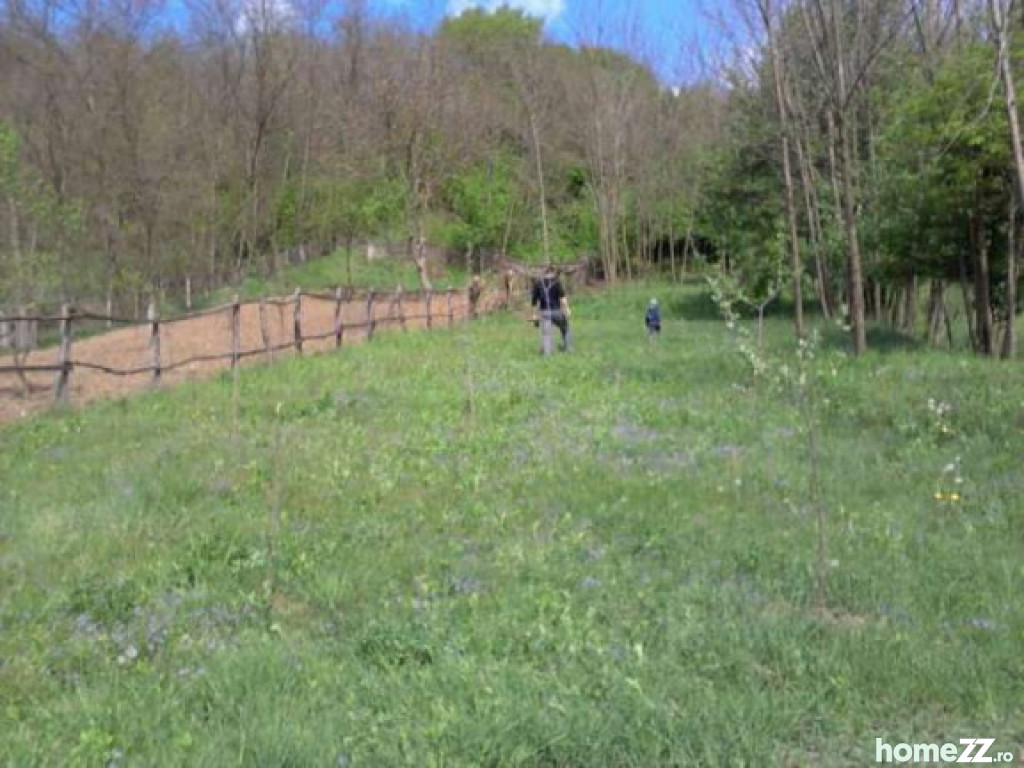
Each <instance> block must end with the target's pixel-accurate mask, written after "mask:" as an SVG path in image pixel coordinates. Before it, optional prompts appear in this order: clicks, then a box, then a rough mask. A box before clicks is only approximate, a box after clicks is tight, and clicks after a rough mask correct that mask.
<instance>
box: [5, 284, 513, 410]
mask: <svg viewBox="0 0 1024 768" xmlns="http://www.w3.org/2000/svg"><path fill="white" fill-rule="evenodd" d="M520 296H521V294H520V293H519V292H516V293H513V292H511V291H509V290H507V289H506V290H504V291H490V292H488V291H484V292H483V293H476V295H474V292H473V291H469V292H466V291H456V290H454V289H449V290H443V291H405V290H403V289H402V288H400V287H399V288H398V289H397V290H395V291H390V292H381V291H377V290H374V289H370V290H366V291H356V290H352V289H348V288H341V287H339V288H336V289H335V290H333V291H329V292H316V291H303V290H301V289H296V290H295V292H294V293H293V294H292V295H291V296H286V297H273V296H267V297H262V298H260V299H257V300H254V301H247V302H242V301H241V300H240V299H239V297H237V296H236V297H234V299H233V300H232V301H231V302H229V303H227V304H222V305H220V306H216V307H212V308H210V309H205V310H201V311H196V312H188V313H185V314H183V315H179V316H176V317H170V318H164V317H162V316H161V315H160V311H159V307H158V304H157V301H156V299H155V298H154V299H151V300H150V302H149V306H148V311H147V312H146V320H145V321H144V322H141V323H140V322H138V321H137V320H135V319H134V318H125V317H116V316H113V315H109V314H100V313H95V312H90V311H86V310H80V309H77V308H75V307H73V306H70V305H64V306H63V307H62V308H61V312H60V314H58V315H53V314H51V315H29V314H24V315H22V314H19V315H13V316H7V317H3V318H2V322H3V326H2V330H3V331H4V332H5V333H7V334H9V335H10V336H11V337H17V341H16V342H14V343H12V345H11V346H12V349H13V352H12V353H11V354H8V355H5V356H0V404H2V401H3V396H4V395H5V394H6V395H11V394H14V395H15V396H16V397H20V398H21V399H22V401H24V399H25V398H28V397H31V395H32V394H33V393H37V394H38V393H39V392H45V391H47V390H52V396H51V398H50V399H51V400H52V401H53V402H56V403H67V402H69V401H70V400H72V399H73V395H74V394H82V395H83V396H84V399H91V398H92V397H94V396H96V395H98V394H103V393H114V392H119V391H123V390H124V389H132V388H142V387H143V386H146V385H147V383H148V386H150V387H160V386H162V385H163V384H164V383H165V382H167V381H168V380H169V379H172V378H174V377H175V376H180V377H181V378H190V377H194V376H195V375H197V374H200V373H202V372H207V371H209V372H212V371H214V370H216V369H223V368H227V369H229V370H235V371H237V369H238V367H239V366H240V365H241V364H242V363H243V361H246V360H249V359H251V358H258V357H259V358H262V359H263V360H265V361H266V362H274V361H275V360H276V359H278V358H279V357H281V356H285V355H291V356H299V355H303V354H305V353H306V352H308V351H326V350H329V349H335V350H337V349H340V348H342V347H343V345H344V344H345V342H346V341H349V342H352V341H372V340H373V339H374V337H375V334H376V333H377V331H378V330H381V329H388V328H390V329H393V330H395V331H407V330H409V329H410V328H424V329H427V330H433V329H438V328H445V327H447V328H451V327H452V326H454V324H455V322H456V320H468V319H472V318H474V317H476V316H477V315H478V314H482V313H485V312H488V311H491V310H493V309H495V308H498V307H507V306H509V305H510V304H511V303H512V302H513V301H515V300H517V299H518V298H520ZM289 310H290V313H289ZM288 314H290V318H288V317H287V315H288ZM275 315H276V317H275ZM218 317H219V318H223V320H224V321H225V322H224V324H223V325H221V326H218V324H217V323H216V320H215V318H218ZM289 320H290V322H289ZM115 325H116V326H119V328H117V329H116V330H110V331H108V330H105V329H106V328H108V327H110V326H115ZM40 328H47V329H50V330H51V331H55V338H57V339H58V340H59V341H58V343H57V344H56V346H53V347H48V348H43V349H31V348H30V347H31V346H32V345H33V344H34V343H35V337H36V334H37V333H39V330H38V329H40ZM100 328H102V329H104V330H103V332H96V333H94V334H93V335H89V331H90V330H95V331H98V330H99V329H100ZM79 333H81V334H85V336H86V337H85V338H82V339H81V340H79V339H78V338H77V335H76V334H79ZM29 336H31V338H29ZM51 338H54V333H51ZM182 351H183V353H182ZM47 375H52V376H53V378H52V383H51V384H49V385H47V384H46V383H45V379H44V377H46V376H47ZM12 376H13V377H16V380H15V381H14V386H13V387H12V386H10V385H8V386H4V384H3V383H2V382H3V379H4V378H5V377H12ZM99 376H102V377H109V378H112V379H116V380H122V381H123V380H132V381H134V382H135V383H134V386H132V385H127V386H125V385H122V386H116V385H115V386H110V385H101V384H100V383H99V382H98V380H97V379H96V378H95V377H99ZM89 377H93V378H91V379H90V378H89ZM140 379H141V380H142V382H141V384H140V381H139V380H140ZM147 379H148V382H147ZM8 380H10V379H8ZM90 384H91V385H92V386H89V385H90ZM0 410H2V409H0ZM3 415H4V414H3V413H2V412H0V417H2V416H3Z"/></svg>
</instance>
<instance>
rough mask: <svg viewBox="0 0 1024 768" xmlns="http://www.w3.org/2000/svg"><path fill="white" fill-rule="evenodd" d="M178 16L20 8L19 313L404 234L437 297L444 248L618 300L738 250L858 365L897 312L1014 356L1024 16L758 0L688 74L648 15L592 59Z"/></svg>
mask: <svg viewBox="0 0 1024 768" xmlns="http://www.w3.org/2000/svg"><path fill="white" fill-rule="evenodd" d="M167 13H168V11H167V8H166V7H165V6H164V5H163V4H161V3H160V2H159V0H136V1H135V2H120V1H119V0H89V1H88V2H86V1H85V0H81V1H79V0H70V1H69V0H7V1H6V3H5V4H4V6H3V8H2V15H0V209H2V214H3V215H2V216H0V307H18V306H24V305H27V304H35V305H37V306H38V305H52V304H55V303H57V302H61V301H72V302H81V301H85V300H96V299H97V298H100V297H105V298H106V299H107V300H108V301H109V303H110V305H111V306H115V305H121V306H124V305H125V304H126V303H127V302H129V301H131V300H133V297H135V296H137V295H138V293H139V292H140V291H149V290H161V291H163V292H171V293H174V292H180V291H181V290H183V286H182V284H183V281H184V279H185V277H186V276H190V277H193V278H197V279H198V278H202V279H203V280H205V281H206V282H208V283H212V284H216V283H221V284H226V283H232V282H237V281H239V280H240V279H241V277H242V276H243V275H245V274H250V275H251V274H253V273H256V274H260V275H263V276H273V275H275V274H277V273H278V272H279V271H280V269H281V268H282V266H283V264H284V263H285V262H286V261H288V260H289V259H290V258H292V256H293V254H296V253H301V254H303V258H305V257H306V256H309V257H312V258H315V257H316V256H317V255H322V254H327V253H331V252H334V251H335V250H337V249H339V248H348V249H351V248H352V247H353V246H354V245H356V244H358V243H361V242H364V241H366V240H368V239H384V240H388V241H391V242H400V243H404V244H406V250H407V252H408V255H409V257H410V258H412V259H413V260H414V261H417V262H418V266H419V267H420V276H421V279H422V280H424V281H426V280H428V279H429V277H428V274H427V270H426V263H425V260H424V258H423V255H424V253H425V249H423V248H421V247H420V244H426V243H429V244H431V245H434V246H442V247H445V248H448V249H452V250H455V251H457V252H459V253H462V254H465V257H466V262H467V263H470V264H471V263H472V262H473V256H474V254H477V253H481V252H492V253H493V252H496V253H505V254H508V255H509V256H510V257H512V258H516V259H520V260H524V261H566V260H574V259H577V258H579V256H580V255H584V254H587V255H593V256H594V257H595V259H597V260H598V261H599V264H600V273H601V274H602V276H603V277H604V278H605V279H606V280H608V281H609V282H615V281H618V280H621V279H630V278H634V277H637V276H645V275H650V274H652V273H654V272H660V273H664V274H669V275H671V276H672V277H678V276H679V275H680V274H681V273H682V272H683V271H684V270H686V269H690V268H692V267H693V265H694V264H695V263H703V262H705V261H714V262H717V263H719V264H720V265H722V266H723V267H725V268H726V269H727V270H728V271H731V272H733V273H734V274H736V275H737V276H738V277H739V280H740V282H741V284H742V290H743V291H744V292H745V293H746V294H747V296H748V297H749V298H751V300H753V301H758V300H761V301H763V300H764V298H765V297H767V296H770V295H772V294H773V293H774V292H775V291H776V290H778V289H779V288H780V287H782V286H783V285H784V286H785V290H786V292H787V293H788V294H789V295H790V296H791V297H792V298H793V299H794V301H793V303H792V307H793V314H794V325H795V330H796V332H797V333H798V334H800V335H803V334H804V333H805V332H806V328H805V322H804V318H803V311H804V309H805V306H806V308H807V309H810V307H812V306H815V305H816V306H817V307H818V309H819V311H820V312H821V313H822V314H823V315H824V316H825V317H827V318H834V319H836V320H837V321H839V322H843V323H844V324H845V325H847V326H848V327H849V329H850V333H851V337H852V345H853V349H854V351H856V352H859V351H861V350H863V349H864V348H865V347H866V345H867V335H866V325H867V324H868V323H869V322H872V321H886V322H888V323H890V324H891V325H893V326H895V327H897V328H898V329H900V330H901V331H905V332H908V333H914V334H917V335H921V336H923V337H926V338H928V339H929V340H930V341H932V342H934V343H946V344H949V345H950V346H952V345H953V333H954V328H958V327H960V326H965V328H966V331H965V332H966V335H967V338H968V339H969V343H970V344H971V346H973V348H974V349H976V350H977V351H979V352H982V353H985V354H999V353H1002V354H1003V355H1006V356H1011V355H1012V354H1013V352H1014V347H1015V338H1014V333H1013V332H1012V330H1013V324H1012V323H1011V322H1009V320H1010V319H1011V318H1012V317H1013V316H1014V315H1015V311H1014V309H1015V308H1016V307H1017V304H1018V302H1019V295H1020V292H1019V291H1018V290H1017V283H1018V275H1017V269H1016V267H1017V261H1018V258H1019V250H1020V247H1021V246H1020V244H1021V241H1022V240H1024V236H1022V233H1021V231H1020V230H1021V213H1020V208H1021V204H1020V201H1021V198H1022V194H1021V175H1020V173H1019V168H1020V166H1021V164H1024V159H1021V152H1020V142H1019V138H1018V134H1019V132H1018V128H1017V121H1016V104H1015V94H1014V87H1013V86H1014V79H1013V76H1014V72H1015V71H1018V70H1019V60H1018V59H1019V56H1018V46H1017V45H1016V43H1015V38H1016V36H1017V35H1018V34H1019V32H1020V31H1021V30H1022V29H1024V11H1022V10H1021V9H1020V8H1019V7H1017V6H1015V5H1014V4H1013V3H1010V2H1007V0H988V1H987V2H977V1H975V2H972V1H971V0H965V1H960V0H730V2H729V3H726V4H724V5H723V6H721V7H718V8H708V9H707V10H706V13H707V15H708V23H709V24H711V25H713V26H714V27H715V28H716V29H718V30H719V32H720V33H721V39H723V40H726V41H729V42H730V43H731V50H729V51H728V52H727V55H724V56H721V55H711V54H710V53H709V52H708V51H704V50H700V49H699V48H698V47H696V44H695V47H694V50H693V51H692V52H691V54H692V56H691V58H692V60H693V61H699V62H702V63H703V66H702V67H701V68H700V69H699V72H697V73H696V74H693V73H691V74H690V76H688V77H687V78H686V79H685V81H684V82H677V83H668V82H664V76H661V77H659V76H658V75H656V74H655V72H656V71H659V70H658V69H657V68H656V67H655V66H654V64H655V61H654V59H655V58H656V57H657V56H658V55H660V54H661V53H664V52H658V51H656V50H655V49H654V48H653V47H652V46H651V45H649V44H648V41H646V40H645V35H644V31H643V29H642V27H641V26H640V25H633V24H631V23H630V22H629V14H628V13H627V14H625V15H623V16H622V17H621V18H619V19H616V20H609V23H611V22H613V21H614V24H615V25H617V27H616V28H617V30H618V31H617V32H616V35H615V37H614V41H605V40H604V39H603V38H602V37H601V35H594V36H593V39H586V35H582V36H581V39H580V40H579V44H577V45H574V46H569V45H565V44H562V43H558V42H555V41H553V40H552V39H550V38H549V37H547V36H546V35H545V32H544V25H543V22H542V20H540V19H535V18H532V17H530V16H528V15H526V14H524V13H522V12H520V11H516V10H510V9H501V10H498V11H495V12H485V11H480V10H471V11H467V12H464V13H463V14H461V15H459V16H457V17H449V18H447V19H445V20H444V21H443V22H442V23H441V24H440V25H439V26H438V27H437V28H436V29H433V30H431V31H423V30H418V29H415V28H413V27H411V26H408V25H403V24H400V23H397V22H395V21H394V20H385V19H380V18H378V17H376V16H374V15H373V14H371V13H370V12H369V10H368V8H367V5H366V3H365V2H362V1H360V0H350V1H349V2H344V3H340V4H330V5H328V4H327V3H325V2H323V1H322V0H303V2H293V3H288V4H285V3H281V2H271V1H270V0H188V2H187V3H186V4H185V5H184V6H182V7H181V8H180V9H179V10H178V11H177V12H176V14H175V17H176V23H175V24H173V25H169V24H167V23H166V20H167ZM595 28H600V25H596V27H595ZM681 44H682V43H681ZM719 53H721V51H719ZM1015 150H1016V151H1015Z"/></svg>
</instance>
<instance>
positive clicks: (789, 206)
mask: <svg viewBox="0 0 1024 768" xmlns="http://www.w3.org/2000/svg"><path fill="white" fill-rule="evenodd" d="M758 7H759V8H760V10H761V17H762V21H763V22H764V26H765V31H766V32H767V34H768V47H769V49H770V50H771V55H772V79H773V81H774V85H775V109H776V112H777V113H778V117H779V132H780V138H781V150H782V180H783V184H784V185H785V192H786V218H787V222H788V224H789V266H790V271H791V272H792V278H793V326H794V329H795V331H796V335H797V338H803V336H804V306H803V265H802V263H801V260H800V238H799V234H798V231H797V223H796V203H795V202H794V198H793V171H792V168H791V166H790V157H789V142H790V120H789V114H788V110H787V109H786V99H785V95H784V92H783V87H782V56H781V52H780V50H779V45H778V43H777V42H776V40H775V31H774V30H775V24H774V13H773V12H772V5H771V0H759V2H758Z"/></svg>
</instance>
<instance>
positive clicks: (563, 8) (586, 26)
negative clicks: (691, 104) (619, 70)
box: [370, 0, 720, 84]
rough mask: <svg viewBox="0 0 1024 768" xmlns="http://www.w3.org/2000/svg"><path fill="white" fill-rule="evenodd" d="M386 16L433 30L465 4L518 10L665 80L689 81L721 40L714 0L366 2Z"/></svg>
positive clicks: (558, 36)
mask: <svg viewBox="0 0 1024 768" xmlns="http://www.w3.org/2000/svg"><path fill="white" fill-rule="evenodd" d="M370 4H371V7H372V8H373V9H374V10H375V11H376V12H378V13H380V14H381V15H384V16H398V17H401V18H404V19H406V20H408V21H410V22H412V23H413V24H415V25H416V26H417V27H420V28H427V29H429V28H432V27H433V26H434V25H436V24H437V23H438V22H439V21H440V20H441V19H442V18H443V17H444V16H446V15H458V14H459V13H461V12H462V11H464V10H466V9H468V8H482V9H484V10H494V9H495V8H497V7H499V6H503V5H504V6H510V7H512V8H519V9H522V10H524V11H526V12H527V13H529V14H530V15H532V16H537V17H540V18H542V19H544V22H545V32H546V34H547V35H548V37H549V38H550V39H552V40H554V41H556V42H561V43H566V44H569V45H578V44H580V43H581V42H585V43H588V44H593V43H597V44H600V45H607V46H609V47H612V48H616V49H620V50H622V49H625V50H628V51H629V52H630V53H633V54H634V55H636V56H638V57H639V58H642V59H643V60H645V61H646V62H647V63H648V64H650V65H651V67H652V68H653V69H654V70H655V72H656V73H657V74H658V76H659V77H660V78H661V79H662V81H664V82H665V83H666V84H676V83H678V82H681V81H685V80H689V79H692V78H693V77H694V76H695V70H696V69H699V67H700V62H699V59H700V57H699V56H698V55H697V54H696V50H697V49H698V48H700V49H701V50H702V51H703V53H704V55H705V56H706V55H707V54H708V51H709V50H710V49H712V48H714V47H715V46H717V45H718V43H717V42H714V41H716V40H718V38H720V34H719V33H718V30H719V29H720V26H719V24H718V23H716V21H715V19H714V18H713V17H714V13H715V12H714V11H709V10H708V9H709V8H714V7H715V6H717V5H718V3H715V2H714V0H370Z"/></svg>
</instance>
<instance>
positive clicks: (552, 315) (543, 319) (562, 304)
mask: <svg viewBox="0 0 1024 768" xmlns="http://www.w3.org/2000/svg"><path fill="white" fill-rule="evenodd" d="M530 306H532V307H533V324H534V325H539V326H540V353H541V354H542V355H544V356H545V357H546V356H548V355H550V354H551V326H552V325H556V326H558V330H559V331H561V333H562V351H563V352H568V351H569V350H570V349H571V348H572V330H571V329H570V328H569V316H570V315H571V314H572V312H571V311H570V310H569V297H568V296H566V294H565V289H564V288H563V287H562V284H561V282H559V280H558V275H557V273H556V272H555V268H554V267H551V266H549V267H548V268H547V269H545V270H544V276H543V277H541V279H540V280H538V281H537V282H535V283H534V284H533V295H532V296H531V297H530Z"/></svg>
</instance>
